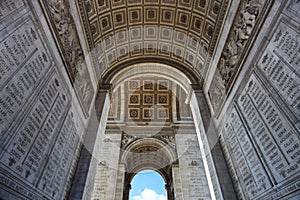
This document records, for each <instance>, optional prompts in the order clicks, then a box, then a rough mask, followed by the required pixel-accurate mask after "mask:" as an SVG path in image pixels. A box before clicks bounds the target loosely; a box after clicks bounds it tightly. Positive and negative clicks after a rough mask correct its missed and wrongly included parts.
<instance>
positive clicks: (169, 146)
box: [120, 136, 178, 200]
mask: <svg viewBox="0 0 300 200" xmlns="http://www.w3.org/2000/svg"><path fill="white" fill-rule="evenodd" d="M128 138H130V136H123V140H122V141H126V142H123V145H124V146H123V149H122V158H121V162H122V164H124V165H125V171H124V172H120V173H124V177H125V180H124V185H123V200H128V198H129V192H130V189H131V185H130V183H131V181H132V179H133V177H134V176H135V175H136V174H137V173H139V172H140V171H143V170H146V169H151V170H154V171H156V172H158V173H159V174H160V175H161V176H162V177H163V179H164V181H165V183H166V185H165V189H166V191H167V197H168V199H174V198H175V197H174V186H173V184H174V181H173V176H172V174H173V173H172V166H173V165H174V164H176V163H177V162H178V160H177V155H176V152H175V148H174V147H175V146H174V145H175V144H174V143H172V142H175V138H174V136H168V140H165V141H163V140H162V138H160V139H157V138H144V139H137V140H135V141H130V140H128ZM131 138H132V137H131ZM132 139H133V138H132Z"/></svg>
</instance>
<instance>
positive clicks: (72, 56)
mask: <svg viewBox="0 0 300 200" xmlns="http://www.w3.org/2000/svg"><path fill="white" fill-rule="evenodd" d="M44 4H45V5H46V7H47V9H48V11H49V12H48V13H49V17H50V20H51V22H52V23H53V27H54V29H55V32H56V36H57V39H58V43H59V47H60V49H61V51H62V52H63V59H64V61H65V64H66V68H67V71H68V74H69V76H70V79H71V82H72V84H73V85H74V88H75V91H76V93H77V94H78V97H79V100H80V102H81V104H82V107H83V110H84V113H85V114H87V113H88V110H89V107H90V104H91V101H92V97H93V95H94V91H93V87H92V83H91V79H90V76H89V73H88V70H87V66H86V63H85V60H84V54H83V50H82V47H81V45H80V41H79V37H78V34H77V30H76V27H75V23H74V20H73V17H72V15H71V13H70V11H69V9H70V8H69V4H68V1H66V0H50V1H44Z"/></svg>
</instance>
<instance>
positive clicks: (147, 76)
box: [92, 63, 213, 200]
mask: <svg viewBox="0 0 300 200" xmlns="http://www.w3.org/2000/svg"><path fill="white" fill-rule="evenodd" d="M102 83H109V84H108V85H107V86H109V87H107V88H106V87H105V86H106V85H105V84H104V85H100V88H102V89H100V90H99V95H98V96H97V97H98V98H99V99H98V100H97V99H96V102H99V103H98V104H95V105H98V106H100V108H101V107H103V109H104V108H105V111H106V112H105V115H103V113H102V115H100V113H101V112H96V113H98V114H97V116H99V117H100V118H98V119H99V120H100V124H101V128H100V129H98V130H99V131H98V134H97V137H98V138H99V140H98V141H99V145H98V146H96V147H97V148H99V150H98V151H97V150H96V149H97V148H96V149H94V150H93V152H98V154H97V155H96V154H95V157H96V158H99V163H98V166H97V167H96V170H97V172H96V176H95V180H96V181H95V183H94V189H93V193H92V196H93V198H95V199H99V198H100V199H101V198H103V199H108V198H111V199H114V198H115V199H123V200H129V199H130V197H129V194H130V191H131V188H132V185H131V181H132V180H133V178H134V177H135V175H136V174H137V173H139V172H141V171H143V170H146V169H147V170H149V169H151V170H155V171H156V172H158V173H159V174H160V175H161V176H162V177H163V178H164V181H165V189H166V193H167V195H166V196H167V198H168V199H175V198H178V199H183V198H186V199H189V198H192V197H193V198H194V196H193V195H194V194H193V193H192V192H190V191H199V190H202V191H203V192H202V193H201V194H197V195H196V196H197V197H201V196H207V197H208V196H212V197H213V193H212V190H213V189H212V185H211V184H210V183H211V181H210V176H209V175H210V174H209V170H208V167H207V164H206V162H207V161H206V157H205V156H202V154H203V155H204V152H203V151H202V150H203V148H202V150H201V146H203V145H202V141H200V140H198V139H202V138H204V137H202V138H201V137H200V129H203V133H205V130H204V127H203V123H202V116H201V115H200V110H199V109H200V107H199V105H198V99H197V98H201V97H199V95H201V94H202V93H201V89H200V88H201V84H195V82H193V81H192V80H191V79H190V78H189V77H188V76H187V75H186V74H185V73H182V72H181V71H180V70H178V69H176V68H174V67H171V66H168V65H165V64H158V63H140V64H135V65H132V66H129V67H126V68H124V69H122V70H120V71H119V72H116V73H115V74H114V76H112V77H110V78H107V79H103V82H102ZM196 86H197V87H196ZM195 90H197V96H196V93H195ZM164 97H165V98H164ZM109 106H110V109H109ZM95 108H96V111H97V110H98V109H97V107H95ZM99 110H100V109H99ZM148 110H149V112H148ZM150 111H151V112H150ZM162 111H165V112H162ZM135 113H137V114H135ZM147 113H150V114H147ZM164 113H167V114H164ZM104 126H105V127H106V128H105V129H104ZM95 143H96V144H98V143H97V141H96V142H95ZM200 151H201V152H200ZM112 154H113V155H114V156H111V155H112ZM200 154H201V155H200ZM189 174H193V175H192V176H193V177H192V178H193V179H191V177H189ZM203 174H205V176H204V178H203ZM202 178H203V181H202V182H201V184H194V183H193V182H192V181H193V180H201V179H202ZM182 184H190V185H191V188H190V190H189V191H183V190H182V189H181V187H182ZM110 185H113V187H109V186H110ZM141 192H143V191H141Z"/></svg>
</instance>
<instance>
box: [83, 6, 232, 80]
mask: <svg viewBox="0 0 300 200" xmlns="http://www.w3.org/2000/svg"><path fill="white" fill-rule="evenodd" d="M77 3H78V9H79V12H80V13H81V20H82V23H83V26H84V28H85V37H86V40H87V42H88V45H89V50H90V51H91V52H93V53H95V54H94V56H95V60H94V61H95V66H96V71H97V74H98V76H99V77H100V74H101V72H102V71H103V70H105V69H107V68H108V67H112V66H115V65H119V64H120V63H124V62H128V61H130V60H139V59H144V58H155V59H157V60H158V61H159V59H164V60H167V61H169V62H172V61H177V62H180V63H183V64H184V65H185V66H186V67H189V68H193V69H195V70H197V71H198V72H199V73H200V74H201V75H202V76H203V75H205V73H206V72H207V67H206V66H207V65H206V63H207V62H208V61H209V58H210V55H212V53H213V51H214V48H215V46H216V40H217V37H218V34H219V32H220V27H221V23H222V21H223V18H224V14H225V12H226V9H227V6H228V5H227V4H228V0H77Z"/></svg>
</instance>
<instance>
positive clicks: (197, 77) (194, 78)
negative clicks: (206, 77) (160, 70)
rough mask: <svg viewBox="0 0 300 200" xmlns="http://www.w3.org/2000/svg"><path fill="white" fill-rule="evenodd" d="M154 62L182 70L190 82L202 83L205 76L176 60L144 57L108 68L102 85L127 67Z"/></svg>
mask: <svg viewBox="0 0 300 200" xmlns="http://www.w3.org/2000/svg"><path fill="white" fill-rule="evenodd" d="M147 63H154V64H157V65H161V66H168V67H170V68H173V69H172V71H173V70H175V71H177V72H181V73H182V74H184V76H185V77H186V78H185V79H187V80H189V82H190V84H202V82H203V77H202V76H201V74H199V73H198V72H197V71H196V69H194V68H192V67H188V66H186V65H185V64H183V63H181V62H178V61H175V60H172V61H170V60H167V59H164V58H162V59H161V58H160V59H159V60H158V59H156V58H143V59H133V60H130V61H128V62H124V63H120V64H118V65H116V66H114V67H111V68H108V69H106V70H105V71H104V72H103V75H102V78H101V80H100V83H99V84H100V85H102V84H107V83H111V81H112V80H113V79H114V78H115V77H116V76H117V74H119V72H120V71H123V70H124V69H125V70H126V69H127V68H129V69H130V68H132V67H133V66H139V65H140V64H147Z"/></svg>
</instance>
